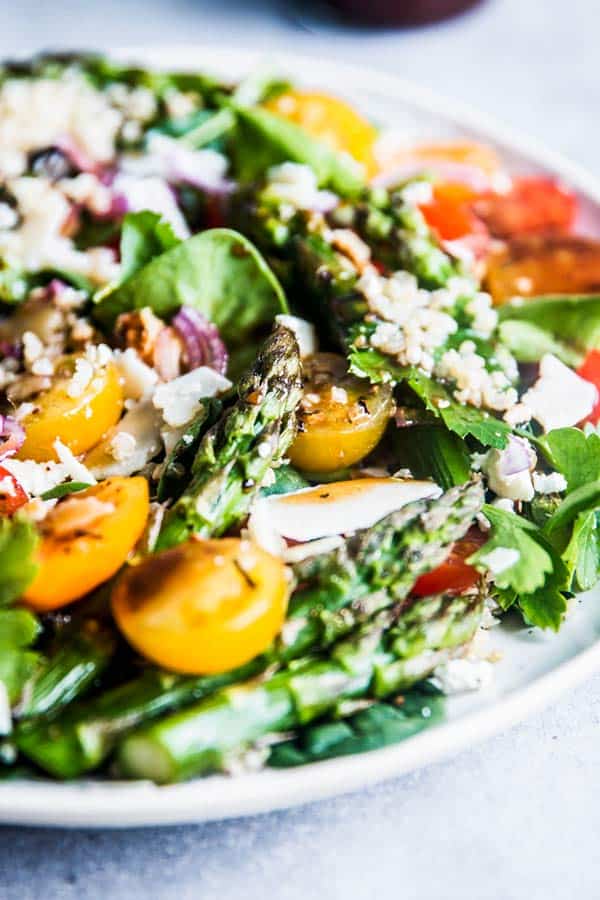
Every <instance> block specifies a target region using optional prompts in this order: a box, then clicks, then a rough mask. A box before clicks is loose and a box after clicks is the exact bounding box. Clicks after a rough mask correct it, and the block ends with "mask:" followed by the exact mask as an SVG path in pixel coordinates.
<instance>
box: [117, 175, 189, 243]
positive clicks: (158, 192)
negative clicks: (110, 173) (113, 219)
mask: <svg viewBox="0 0 600 900" xmlns="http://www.w3.org/2000/svg"><path fill="white" fill-rule="evenodd" d="M113 190H114V192H115V194H116V195H121V196H122V197H123V198H124V199H125V202H126V204H127V209H128V211H129V212H142V211H143V210H145V209H149V210H151V212H155V213H158V215H160V216H162V217H163V219H165V221H167V222H168V223H169V224H170V225H171V227H172V229H173V231H174V233H175V234H176V235H177V237H178V238H181V240H185V239H186V238H188V237H189V236H190V234H191V232H190V230H189V228H188V225H187V222H186V221H185V218H184V216H183V213H182V212H181V210H180V209H179V206H178V205H177V201H176V199H175V195H174V194H173V191H172V189H171V188H170V186H169V185H168V184H167V182H166V181H165V180H164V178H161V177H159V176H158V175H148V176H147V177H145V178H140V177H139V176H137V175H128V174H124V173H119V174H118V175H117V177H116V178H115V180H114V182H113Z"/></svg>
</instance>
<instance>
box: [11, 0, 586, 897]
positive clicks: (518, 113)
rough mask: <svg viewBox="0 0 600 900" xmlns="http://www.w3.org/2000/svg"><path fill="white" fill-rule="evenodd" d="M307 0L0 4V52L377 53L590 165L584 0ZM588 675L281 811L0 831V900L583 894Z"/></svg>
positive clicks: (377, 61)
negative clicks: (377, 25) (450, 17)
mask: <svg viewBox="0 0 600 900" xmlns="http://www.w3.org/2000/svg"><path fill="white" fill-rule="evenodd" d="M306 6H307V5H305V4H302V3H298V4H297V6H296V8H295V10H294V8H293V7H292V5H291V4H283V3H278V2H275V0H271V2H266V0H265V2H255V3H252V2H243V0H229V2H228V0H221V2H216V0H212V2H209V0H205V2H201V0H144V2H142V0H100V2H82V0H80V2H77V0H17V2H13V0H0V54H1V55H2V56H6V55H9V54H16V53H21V52H26V51H30V50H35V49H39V48H41V47H58V46H63V47H64V46H72V47H94V46H96V47H106V48H109V47H110V46H111V45H113V46H114V45H115V44H121V45H122V44H142V43H154V44H158V43H161V42H162V43H165V42H168V43H178V42H181V43H183V42H186V41H208V42H213V41H215V42H217V41H222V42H226V43H232V44H238V45H239V46H241V47H260V48H264V49H265V50H267V51H268V50H269V49H280V48H282V47H284V46H286V45H288V46H291V47H292V48H293V49H294V50H295V51H296V52H303V53H312V54H315V55H316V56H320V57H329V58H333V57H339V58H340V59H348V60H353V61H360V62H364V64H365V65H370V66H377V67H379V68H383V69H387V70H388V71H392V72H395V73H398V74H401V75H403V76H404V77H409V78H412V79H413V80H417V81H420V82H421V83H423V84H426V85H428V86H430V87H433V88H435V89H437V90H440V91H442V92H444V93H445V94H446V95H448V96H454V97H456V98H459V99H461V100H466V101H469V102H470V103H472V104H474V105H476V106H479V107H480V108H482V109H487V110H489V111H493V112H494V113H495V114H497V115H498V116H499V117H501V118H502V119H504V120H505V121H507V122H509V123H510V124H511V125H513V126H515V127H519V128H523V129H525V130H526V131H528V132H530V133H531V134H534V135H535V136H537V137H538V138H542V139H543V140H545V141H546V142H547V143H548V144H549V145H551V146H552V147H554V148H555V149H557V150H561V151H563V152H566V153H567V154H569V155H570V156H571V157H572V158H573V159H575V160H577V161H579V162H581V163H583V164H585V165H587V166H588V167H589V168H591V169H592V170H595V172H596V174H600V159H599V158H598V146H599V139H600V121H599V119H598V109H599V100H600V78H599V76H598V50H597V47H598V26H599V25H600V8H599V5H598V2H597V0H568V2H564V0H488V2H487V3H485V4H484V5H483V6H482V7H480V8H479V9H478V10H476V11H474V12H472V13H470V14H468V15H466V16H464V17H462V18H459V19H456V20H454V21H453V22H451V23H448V24H445V25H441V26H437V27H435V28H428V29H421V30H418V31H405V32H384V31H371V32H366V33H365V32H359V31H358V30H356V29H349V28H342V27H340V26H339V25H336V24H335V23H334V22H333V21H332V20H331V18H328V16H327V15H326V14H321V15H318V14H315V13H314V12H309V11H308V9H307V8H306ZM599 696H600V676H598V677H596V678H595V679H592V680H591V681H590V682H588V683H587V684H586V685H584V686H583V687H581V688H579V689H578V690H576V691H574V692H572V693H571V694H570V695H569V696H568V697H567V698H565V699H563V700H562V701H560V702H557V703H556V704H555V705H554V706H553V707H552V708H550V709H549V710H547V711H546V712H545V713H544V714H542V715H538V716H536V717H535V718H532V719H530V720H529V721H528V722H527V723H526V724H524V725H521V726H519V727H517V728H514V729H512V730H510V731H509V732H507V733H506V734H503V735H501V736H499V737H497V738H495V739H493V740H488V741H487V742H485V743H484V744H482V745H480V746H478V747H476V748H474V749H472V750H470V751H468V752H465V753H462V754H461V755H460V756H458V757H456V758H455V759H453V760H450V761H448V762H445V763H442V764H439V765H435V766H430V767H428V768H426V769H425V770H423V771H421V772H417V773H415V774H413V775H410V776H407V777H404V778H400V779H398V780H396V781H392V782H388V783H387V784H385V785H382V786H380V787H377V788H374V789H371V790H369V791H364V792H362V793H358V794H355V795H353V796H349V797H342V798H339V799H337V800H331V801H327V802H322V803H318V804H312V805H310V806H307V807H304V808H301V809H296V810H291V811H289V812H281V813H273V814H270V815H263V816H259V817H255V818H252V819H240V820H235V821H231V822H226V823H220V824H208V825H200V826H192V827H181V828H166V829H150V830H146V831H143V830H137V831H129V832H115V831H101V832H85V831H84V832H81V831H80V832H65V831H63V832H60V831H49V830H33V829H31V830H29V829H0V897H1V898H2V900H30V898H31V900H38V898H44V900H55V898H61V900H62V898H77V900H88V898H94V900H95V898H100V897H110V898H111V900H112V898H114V900H121V898H125V897H127V898H131V897H135V896H143V897H145V898H151V900H154V898H157V900H158V898H169V900H170V898H176V900H188V898H190V900H191V898H193V900H204V898H207V900H230V898H233V900H237V898H245V900H259V898H260V900H263V898H269V900H308V898H310V897H313V896H319V897H322V898H323V900H338V898H340V900H341V898H344V900H363V898H369V900H370V898H377V900H388V898H389V900H392V898H393V900H397V898H402V900H413V898H414V900H455V898H456V900H459V898H460V900H522V898H527V900H538V898H539V900H562V898H565V900H567V898H569V900H570V898H573V897H578V898H581V900H587V898H598V897H600V854H599V852H598V846H599V839H600V763H599V761H598V760H599V756H600V753H599V751H600V731H599V728H598V725H599V721H600V703H599V701H598V698H599Z"/></svg>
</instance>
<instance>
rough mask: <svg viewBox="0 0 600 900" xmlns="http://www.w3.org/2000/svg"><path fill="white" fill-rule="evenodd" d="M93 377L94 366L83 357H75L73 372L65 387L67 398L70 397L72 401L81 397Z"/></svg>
mask: <svg viewBox="0 0 600 900" xmlns="http://www.w3.org/2000/svg"><path fill="white" fill-rule="evenodd" d="M93 377H94V366H93V365H92V363H91V362H89V360H87V359H85V358H84V357H83V356H79V357H77V359H76V360H75V371H74V372H73V375H72V376H71V378H70V380H69V384H68V386H67V394H68V395H69V397H72V398H73V399H76V398H77V397H81V395H82V394H83V392H84V391H85V389H86V388H87V386H88V385H89V383H90V381H91V380H92V378H93Z"/></svg>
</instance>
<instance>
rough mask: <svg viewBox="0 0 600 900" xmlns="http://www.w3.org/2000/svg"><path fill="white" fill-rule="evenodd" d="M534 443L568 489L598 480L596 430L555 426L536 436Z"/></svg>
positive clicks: (599, 464)
mask: <svg viewBox="0 0 600 900" xmlns="http://www.w3.org/2000/svg"><path fill="white" fill-rule="evenodd" d="M536 446H537V447H538V449H540V450H541V451H542V453H543V454H544V456H545V457H546V459H547V460H548V462H549V463H550V464H551V465H552V466H553V468H555V469H557V470H558V471H559V472H561V473H562V474H563V475H564V476H565V478H566V480H567V488H568V490H569V491H574V490H576V489H577V488H580V487H582V486H583V485H585V484H589V483H590V482H591V481H598V480H600V435H598V434H596V432H591V433H590V434H586V433H585V432H584V431H582V430H581V429H580V428H557V429H555V430H554V431H549V432H548V434H545V435H543V436H542V437H540V438H538V439H537V441H536Z"/></svg>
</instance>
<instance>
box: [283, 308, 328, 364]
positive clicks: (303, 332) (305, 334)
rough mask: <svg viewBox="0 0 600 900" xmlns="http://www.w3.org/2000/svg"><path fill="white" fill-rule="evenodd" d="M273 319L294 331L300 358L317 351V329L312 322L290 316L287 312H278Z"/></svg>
mask: <svg viewBox="0 0 600 900" xmlns="http://www.w3.org/2000/svg"><path fill="white" fill-rule="evenodd" d="M275 321H276V322H277V324H278V325H283V326H284V327H285V328H289V329H290V331H293V332H294V335H295V336H296V340H297V341H298V347H299V349H300V356H301V357H302V359H304V358H305V357H306V356H312V355H313V353H316V352H317V350H318V344H317V330H316V328H315V326H314V325H313V324H312V322H307V321H306V319H301V318H300V317H299V316H290V315H288V314H287V313H279V315H277V316H275Z"/></svg>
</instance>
